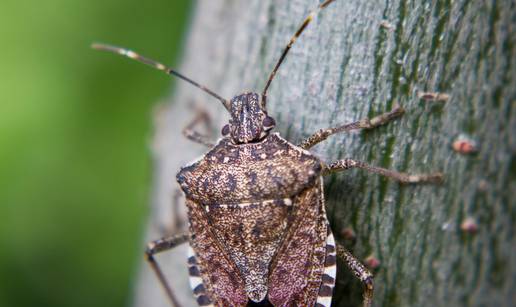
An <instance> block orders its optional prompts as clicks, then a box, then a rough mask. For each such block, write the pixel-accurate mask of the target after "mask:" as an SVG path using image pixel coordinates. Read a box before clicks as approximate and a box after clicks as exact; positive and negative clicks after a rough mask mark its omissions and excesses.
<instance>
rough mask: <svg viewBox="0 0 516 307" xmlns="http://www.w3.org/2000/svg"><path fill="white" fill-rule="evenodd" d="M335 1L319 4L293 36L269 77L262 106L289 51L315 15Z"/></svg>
mask: <svg viewBox="0 0 516 307" xmlns="http://www.w3.org/2000/svg"><path fill="white" fill-rule="evenodd" d="M333 1H335V0H326V1H324V2H323V3H321V4H319V6H318V7H317V9H315V10H313V11H312V12H310V14H309V15H308V16H307V17H306V18H305V20H304V21H303V23H302V24H301V26H300V27H299V29H297V31H296V33H295V34H294V36H292V38H291V39H290V41H289V42H288V44H287V47H285V49H284V50H283V53H282V54H281V57H280V59H279V60H278V62H277V63H276V66H274V69H273V70H272V72H271V74H270V75H269V80H267V83H266V84H265V88H264V89H263V92H262V104H263V106H265V104H266V98H267V90H268V89H269V86H270V85H271V82H272V79H274V76H275V75H276V72H277V71H278V68H279V67H280V65H281V63H283V60H284V59H285V57H286V56H287V53H288V51H289V50H290V48H291V47H292V45H293V44H294V42H295V41H296V39H297V38H298V37H299V36H300V35H301V33H303V31H304V30H305V28H306V27H307V26H308V24H309V23H310V22H311V21H312V19H314V17H315V15H316V14H317V13H319V11H320V10H322V9H324V8H325V7H327V6H328V5H329V4H330V3H332V2H333Z"/></svg>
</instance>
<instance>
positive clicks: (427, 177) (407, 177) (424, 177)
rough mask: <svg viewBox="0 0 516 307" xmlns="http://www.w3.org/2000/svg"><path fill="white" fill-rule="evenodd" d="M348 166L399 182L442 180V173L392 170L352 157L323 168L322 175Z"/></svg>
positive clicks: (432, 181)
mask: <svg viewBox="0 0 516 307" xmlns="http://www.w3.org/2000/svg"><path fill="white" fill-rule="evenodd" d="M350 168H360V169H363V170H366V171H369V172H372V173H376V174H380V175H383V176H385V177H389V178H392V179H394V180H396V181H398V182H401V183H440V182H442V181H443V174H442V173H433V174H407V173H401V172H396V171H392V170H389V169H385V168H382V167H377V166H372V165H369V164H367V163H365V162H362V161H357V160H353V159H343V160H337V161H335V162H333V163H331V164H329V165H327V166H325V168H324V170H323V175H328V174H330V173H333V172H339V171H343V170H347V169H350Z"/></svg>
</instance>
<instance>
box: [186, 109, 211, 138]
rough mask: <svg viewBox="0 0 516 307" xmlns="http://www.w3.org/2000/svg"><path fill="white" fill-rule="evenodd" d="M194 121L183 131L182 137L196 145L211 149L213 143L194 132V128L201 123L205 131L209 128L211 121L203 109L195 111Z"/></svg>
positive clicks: (204, 136)
mask: <svg viewBox="0 0 516 307" xmlns="http://www.w3.org/2000/svg"><path fill="white" fill-rule="evenodd" d="M196 113H197V114H196V115H195V117H194V119H193V120H192V121H191V122H190V123H189V124H188V125H187V126H186V127H185V128H184V129H183V135H184V136H185V137H186V138H187V139H189V140H191V141H194V142H196V143H199V144H202V145H205V146H207V147H213V146H214V144H213V142H212V141H211V140H210V139H209V137H208V136H206V135H204V134H201V133H199V132H197V131H195V130H194V127H195V126H198V125H199V124H201V123H203V124H204V125H205V126H206V128H207V129H209V128H211V119H210V116H209V115H208V113H207V112H206V111H205V110H203V109H197V110H196Z"/></svg>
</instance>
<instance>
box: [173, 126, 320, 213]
mask: <svg viewBox="0 0 516 307" xmlns="http://www.w3.org/2000/svg"><path fill="white" fill-rule="evenodd" d="M321 169H322V166H321V162H320V161H319V160H318V159H317V158H316V157H315V156H313V155H312V154H310V153H309V152H308V151H304V150H302V149H300V148H299V147H297V146H294V145H292V144H290V143H288V142H287V141H286V140H285V139H283V138H281V137H280V136H279V135H278V134H277V133H273V134H270V135H269V136H267V137H266V138H265V139H264V140H263V141H261V142H256V143H248V144H234V143H233V142H232V141H231V139H230V138H223V139H221V140H220V141H219V143H218V144H217V145H216V146H215V147H214V148H213V149H212V150H210V151H209V152H208V153H207V154H206V155H205V156H204V157H203V158H202V159H201V160H199V161H197V162H196V163H194V164H192V165H190V166H187V167H185V168H183V169H181V171H180V172H179V173H178V175H177V181H178V182H179V184H180V185H181V188H182V189H183V191H184V192H185V194H186V197H187V198H189V199H191V200H193V201H195V202H198V203H201V204H204V205H208V204H239V203H246V202H256V201H260V200H273V199H282V198H289V197H293V196H295V195H298V194H299V193H300V192H301V191H302V190H304V189H306V188H307V187H310V186H313V184H314V183H315V181H316V179H317V178H318V177H319V176H320V172H321Z"/></svg>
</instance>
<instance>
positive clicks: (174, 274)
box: [135, 0, 516, 306]
mask: <svg viewBox="0 0 516 307" xmlns="http://www.w3.org/2000/svg"><path fill="white" fill-rule="evenodd" d="M317 3H318V1H315V0H291V1H272V0H253V1H230V0H210V1H200V2H199V3H198V5H197V8H196V10H195V13H194V16H193V20H192V25H191V29H190V33H189V34H188V41H187V44H186V47H185V55H184V61H183V64H182V65H181V67H180V71H181V72H183V73H184V74H185V75H187V76H189V77H191V78H192V79H194V80H196V81H198V82H200V83H202V84H205V85H206V86H208V87H209V88H211V89H213V90H215V91H216V92H217V93H219V94H221V95H222V96H224V97H227V98H230V97H232V96H234V95H236V94H239V93H241V92H243V91H244V90H248V89H251V90H255V91H257V92H260V91H261V89H262V88H263V86H264V84H265V81H266V78H267V76H268V74H269V72H270V71H271V69H272V67H273V65H274V63H275V62H276V60H277V59H278V58H279V55H280V53H281V50H282V49H283V48H284V46H285V44H286V43H287V41H288V40H289V38H290V36H291V35H292V34H293V33H294V31H295V30H296V28H297V26H298V25H299V24H300V23H301V21H302V20H303V18H304V17H305V16H306V14H307V13H308V11H309V10H310V9H312V8H314V7H315V6H316V5H317ZM382 21H386V22H388V23H389V24H390V25H391V26H392V29H387V28H385V27H382V26H381V22H382ZM515 26H516V7H515V4H514V2H512V1H509V0H507V1H467V0H455V1H451V0H448V1H423V0H413V1H404V0H395V1H387V0H376V1H362V0H348V1H343V0H337V1H336V2H335V3H333V4H331V5H330V6H329V7H328V8H327V9H326V10H324V11H322V12H321V13H320V14H319V15H318V17H317V18H316V19H315V20H314V22H313V23H312V24H310V25H309V27H308V28H307V30H306V31H305V33H304V34H303V35H302V37H301V38H300V39H299V40H298V41H297V42H296V44H295V45H294V47H293V48H292V50H291V52H290V54H289V55H288V57H287V59H286V61H285V63H284V64H283V66H282V67H281V68H280V71H279V74H278V76H277V78H276V79H275V81H274V82H273V84H272V86H271V89H270V92H269V99H268V109H269V114H270V115H272V116H273V117H275V119H276V121H277V131H279V132H280V133H281V134H282V135H283V136H284V137H286V138H287V139H289V140H290V141H292V142H294V143H298V142H300V141H301V140H302V139H303V138H305V137H307V136H309V135H310V134H311V133H313V132H315V131H316V130H317V129H319V128H325V127H329V126H334V125H338V124H341V123H346V122H351V121H354V120H358V119H361V118H363V117H368V116H374V115H377V114H379V113H382V112H385V111H388V110H390V108H391V107H392V106H393V104H394V103H395V102H397V103H399V104H400V105H402V106H403V107H404V108H405V109H406V111H407V112H406V114H405V115H404V116H403V117H402V118H400V119H399V120H396V121H395V122H392V123H390V124H388V125H386V126H382V127H380V128H377V129H374V130H372V131H362V132H357V133H349V134H340V135H337V136H333V137H331V138H329V139H328V140H327V141H325V142H324V143H322V144H320V145H317V146H316V147H315V148H314V149H313V152H314V153H315V154H317V155H318V156H319V157H320V158H321V159H322V160H324V161H327V162H331V161H334V160H336V159H340V158H345V157H352V158H356V159H360V160H363V161H367V162H369V163H371V164H374V165H378V166H383V167H387V168H391V169H397V170H401V171H406V172H414V173H422V172H433V171H443V172H444V173H445V175H446V182H445V183H444V184H443V185H441V186H432V185H410V186H401V185H399V184H397V183H395V182H393V181H391V180H387V179H384V178H380V177H379V176H377V175H374V174H369V173H365V172H363V171H360V170H352V171H347V172H344V173H339V174H335V175H332V176H330V177H329V178H326V181H325V189H326V191H325V196H326V202H327V213H328V218H329V220H330V223H331V225H332V228H333V230H334V232H335V233H336V234H337V240H338V241H340V242H342V243H345V244H346V245H347V246H348V247H349V248H350V249H352V251H353V252H354V254H355V255H356V256H357V257H358V258H359V259H362V260H363V259H364V258H366V257H367V256H369V255H373V256H375V257H376V258H378V259H379V260H380V262H381V266H380V268H379V270H378V271H376V272H375V286H376V288H375V299H374V305H375V306H510V305H513V304H514V301H515V298H516V297H515V296H516V295H515V293H516V289H515V288H514V283H515V279H516V256H514V255H516V242H515V239H514V233H515V229H514V219H515V216H516V209H515V200H514V199H515V198H514V196H513V195H512V193H514V192H515V191H516V180H515V179H516V114H515V108H514V107H515V104H516V68H515V63H514V61H515V60H516V51H515V44H516V34H515V32H514V27H515ZM421 91H430V92H444V93H447V94H448V95H449V96H450V98H449V99H448V101H447V102H429V101H424V100H422V99H419V98H418V93H419V92H421ZM190 101H195V102H196V104H197V105H199V106H202V107H205V108H207V109H208V110H209V111H210V112H211V115H212V117H213V118H214V123H215V126H217V127H222V124H223V123H224V122H225V121H226V120H227V118H228V116H227V114H226V113H225V110H224V108H223V107H222V106H221V105H220V103H219V102H218V101H217V100H215V99H213V98H211V97H209V96H207V95H206V94H205V93H203V92H201V91H200V90H197V89H195V88H193V87H192V86H191V85H189V84H186V83H184V82H183V83H181V82H177V88H176V89H175V92H174V94H173V95H172V98H171V99H170V104H167V105H166V106H165V107H163V108H161V109H160V111H158V112H157V113H156V114H157V115H156V118H157V128H156V135H155V140H154V143H153V149H154V156H155V166H156V170H155V181H154V186H155V190H154V191H155V194H154V199H153V203H152V214H151V216H150V219H149V227H148V232H147V235H146V238H147V239H148V240H151V239H155V238H158V237H160V236H161V235H160V234H159V232H158V227H157V226H158V225H163V224H166V223H167V222H168V221H170V220H172V218H171V214H172V213H171V205H170V204H171V201H170V200H171V195H172V193H173V190H174V189H176V187H177V185H176V182H175V173H176V172H177V171H178V169H179V167H180V166H181V165H184V164H186V163H187V162H189V161H191V160H192V159H194V158H195V157H197V156H199V155H200V154H202V153H203V152H205V151H206V148H203V147H202V146H200V145H197V144H194V143H191V142H189V141H187V140H185V139H184V138H183V137H182V135H181V129H182V128H183V127H184V125H185V124H186V122H187V121H188V120H189V119H190V118H191V117H193V115H194V114H193V112H192V111H191V110H189V108H188V107H187V105H188V102H190ZM461 134H466V135H468V136H469V137H471V138H472V139H474V140H475V141H476V142H477V143H478V153H476V154H473V155H461V154H459V153H457V152H455V151H453V150H452V148H451V144H452V142H453V141H454V140H455V138H457V137H458V136H459V135H461ZM216 135H219V133H218V131H215V132H214V138H215V137H216ZM182 210H184V208H183V209H182ZM182 213H183V214H184V211H183V212H182ZM467 217H472V218H474V220H476V222H477V223H478V231H477V233H476V234H468V233H465V232H463V231H461V229H460V224H461V222H462V221H463V220H464V219H466V218H467ZM346 227H351V228H353V229H354V230H355V232H356V234H357V240H356V244H355V245H350V243H349V242H346V241H345V240H343V238H342V236H340V235H339V233H340V231H341V230H342V229H344V228H346ZM184 253H185V249H184V247H183V248H181V249H178V250H177V251H173V252H170V253H166V254H164V255H162V256H161V255H160V256H159V257H158V259H159V261H160V263H161V264H162V265H163V267H164V268H165V270H166V272H167V275H168V276H169V277H170V278H171V279H172V280H173V281H174V287H175V288H176V292H177V293H178V296H179V297H180V300H181V301H182V302H184V304H185V306H193V305H194V304H193V301H192V299H191V294H190V290H189V289H188V287H187V273H186V266H185V264H184V263H185V254H184ZM338 274H339V275H338V284H337V287H336V291H335V298H334V306H358V305H359V301H360V299H361V295H362V288H361V285H360V283H358V282H357V281H355V280H354V279H353V277H352V276H351V274H350V273H349V271H348V270H347V269H346V268H345V266H344V265H343V263H340V269H339V272H338ZM135 305H137V306H168V305H167V301H166V297H165V296H164V292H163V291H162V289H161V288H160V287H159V285H158V282H157V280H156V279H155V277H154V276H153V275H152V273H151V272H150V271H149V270H148V268H147V266H146V264H144V263H143V261H142V269H141V273H140V275H139V277H138V281H137V287H136V298H135Z"/></svg>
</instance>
